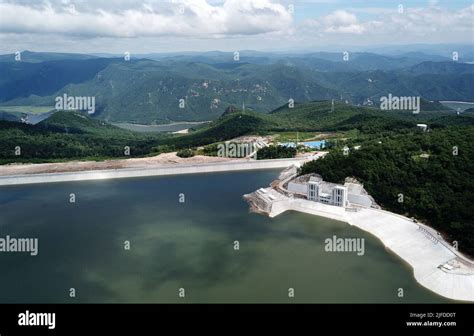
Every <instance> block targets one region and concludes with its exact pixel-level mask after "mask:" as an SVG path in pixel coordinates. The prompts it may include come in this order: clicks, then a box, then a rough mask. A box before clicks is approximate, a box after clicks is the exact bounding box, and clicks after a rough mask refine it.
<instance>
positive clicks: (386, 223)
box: [269, 198, 474, 302]
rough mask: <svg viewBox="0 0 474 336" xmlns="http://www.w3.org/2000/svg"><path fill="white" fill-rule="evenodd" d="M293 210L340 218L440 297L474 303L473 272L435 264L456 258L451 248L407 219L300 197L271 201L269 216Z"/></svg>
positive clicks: (377, 211)
mask: <svg viewBox="0 0 474 336" xmlns="http://www.w3.org/2000/svg"><path fill="white" fill-rule="evenodd" d="M288 210H295V211H300V212H304V213H309V214H313V215H317V216H322V217H327V218H331V219H335V220H340V221H344V222H347V223H349V224H350V225H354V226H357V227H358V228H360V229H362V230H364V231H367V232H370V233H371V234H373V235H374V236H376V237H377V238H379V239H380V240H381V242H382V243H383V244H384V246H386V248H387V249H389V250H390V251H392V252H393V253H395V254H396V255H398V256H399V257H400V258H401V259H403V260H404V261H406V262H407V263H408V264H409V265H410V266H411V267H412V268H413V273H414V276H415V279H416V280H417V281H418V282H419V283H420V284H421V285H423V286H424V287H426V288H428V289H429V290H431V291H433V292H435V293H437V294H439V295H442V296H444V297H447V298H450V299H454V300H461V301H471V302H474V272H473V271H472V269H473V266H472V264H471V266H469V267H470V268H469V269H470V270H471V271H470V272H465V273H464V272H460V273H459V272H458V273H456V272H446V271H443V270H441V269H439V268H438V267H439V266H440V265H443V264H445V263H446V262H448V261H451V260H453V259H455V258H456V257H457V255H456V253H455V251H453V250H452V249H451V248H449V247H448V246H447V243H445V242H442V241H441V240H440V241H439V242H438V243H437V244H435V243H433V241H432V240H430V239H429V238H427V236H426V235H425V234H424V233H423V232H422V231H420V230H419V229H418V224H416V223H413V221H411V220H410V219H408V218H406V217H404V216H401V215H397V214H394V213H391V212H388V211H384V210H378V209H360V210H359V211H357V212H352V211H346V210H345V209H344V208H341V207H336V206H332V205H325V204H322V203H318V202H312V201H307V200H303V199H289V198H286V200H283V199H280V200H278V201H277V202H274V203H273V204H272V210H271V213H270V214H269V216H270V217H275V216H278V215H279V214H281V213H282V212H285V211H288Z"/></svg>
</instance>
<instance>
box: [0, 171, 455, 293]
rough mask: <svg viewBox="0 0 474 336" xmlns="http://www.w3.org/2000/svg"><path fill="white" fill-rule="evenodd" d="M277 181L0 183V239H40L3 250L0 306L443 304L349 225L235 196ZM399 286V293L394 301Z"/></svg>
mask: <svg viewBox="0 0 474 336" xmlns="http://www.w3.org/2000/svg"><path fill="white" fill-rule="evenodd" d="M277 174H278V172H277V171H264V172H262V171H259V172H253V171H252V172H237V173H235V172H233V173H219V174H200V175H181V176H173V177H161V178H156V177H153V178H140V179H126V180H107V181H99V182H97V181H89V182H80V183H79V182H76V183H58V184H47V185H46V184H45V185H30V186H16V187H1V188H0V211H1V216H0V237H5V236H6V235H10V236H13V237H37V238H39V255H38V256H36V257H32V256H29V255H25V254H14V253H0V267H1V277H0V302H446V301H447V300H445V299H443V298H441V297H438V296H437V295H435V294H433V293H431V292H429V291H428V290H426V289H424V288H423V287H421V286H419V285H418V284H417V283H416V282H415V280H414V279H413V276H412V272H411V270H410V269H409V268H408V267H407V266H406V265H405V264H403V263H402V262H401V261H400V260H399V259H398V258H397V257H396V256H394V255H392V254H390V253H388V252H387V251H385V250H384V248H383V246H382V245H381V243H380V242H379V241H378V240H376V239H375V238H373V237H372V236H369V235H367V234H366V233H364V232H363V231H360V230H358V229H356V228H353V227H350V226H349V225H348V224H345V223H342V222H337V221H332V220H328V219H324V218H320V217H315V216H310V215H305V214H300V213H295V212H288V213H285V214H283V215H280V216H279V217H277V218H274V219H270V218H267V217H265V216H261V215H257V214H252V213H249V211H248V206H247V204H246V203H245V202H244V201H243V200H242V194H244V193H248V192H251V191H253V190H255V189H256V188H259V187H262V186H266V185H268V183H269V182H270V181H272V180H273V179H274V178H275V177H276V176H277ZM70 193H75V194H76V203H75V204H71V203H69V194H70ZM180 193H184V194H185V203H179V202H178V197H179V196H178V195H179V194H180ZM333 235H336V236H338V237H351V238H353V237H355V238H365V255H364V256H357V255H356V254H350V253H328V252H325V251H324V239H326V238H330V237H332V236H333ZM126 240H129V241H130V242H131V248H130V250H128V251H127V250H125V249H124V241H126ZM236 240H237V241H239V243H240V250H238V251H236V250H234V241H236ZM71 287H73V288H75V289H76V295H77V297H76V298H75V299H71V298H69V296H68V295H69V292H68V291H69V288H71ZM290 287H292V288H294V289H295V298H293V299H289V298H288V288H290ZM399 287H402V288H404V291H405V297H404V298H398V297H397V295H396V293H397V292H396V291H397V289H398V288H399ZM179 288H184V289H185V293H186V297H185V299H180V298H178V289H179Z"/></svg>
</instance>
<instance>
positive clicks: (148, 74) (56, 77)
mask: <svg viewBox="0 0 474 336" xmlns="http://www.w3.org/2000/svg"><path fill="white" fill-rule="evenodd" d="M25 53H27V52H25ZM27 55H28V54H27ZM6 56H8V55H2V56H0V59H1V58H2V57H3V58H4V57H6ZM10 56H11V55H10ZM10 56H8V57H10ZM31 56H32V57H33V56H34V57H33V58H34V59H36V60H39V59H48V58H64V57H68V56H67V54H56V53H45V54H43V53H33V54H31ZM233 56H234V55H233V53H226V52H217V51H216V52H209V53H195V54H194V53H190V54H184V55H181V56H180V55H172V56H170V55H160V56H159V57H156V58H157V59H159V60H151V59H136V58H134V57H133V55H132V59H131V60H130V61H126V60H124V59H123V58H100V57H96V56H90V55H82V56H78V55H76V54H72V55H71V56H70V57H71V59H53V60H48V61H42V62H35V63H31V62H26V61H25V62H23V61H22V62H10V61H8V62H0V105H18V106H54V103H55V97H57V96H62V95H63V94H67V95H68V96H81V97H82V96H93V97H95V101H96V112H95V114H94V117H97V118H100V119H104V120H107V121H115V122H132V123H144V124H153V123H167V122H170V121H202V120H212V119H216V118H217V117H219V116H220V115H221V114H222V113H223V112H224V111H225V109H226V108H227V107H228V106H229V105H235V106H238V107H239V108H240V107H243V108H245V109H247V110H253V111H258V112H270V111H272V110H274V109H275V108H277V107H279V106H281V105H284V104H286V103H288V102H289V101H290V100H291V99H293V100H294V101H297V102H304V101H313V100H328V99H336V100H342V101H348V102H349V103H350V104H353V105H357V104H361V105H362V104H366V105H369V106H370V105H374V106H377V105H378V104H379V99H380V97H383V96H387V95H388V94H392V95H395V96H420V97H422V98H423V99H425V100H432V101H438V100H458V101H474V90H472V87H474V80H473V73H474V64H466V63H456V62H453V61H441V62H435V61H432V60H429V59H431V58H436V57H431V56H427V57H426V58H427V59H428V60H423V58H422V57H423V55H420V54H416V55H414V57H413V58H410V57H408V56H403V57H392V56H384V55H377V54H373V53H362V52H361V53H353V54H350V55H349V60H348V61H344V60H343V59H342V54H341V53H322V52H318V53H308V54H305V55H301V54H294V55H292V54H271V53H260V52H251V51H248V52H247V54H246V52H245V51H243V52H242V53H241V54H240V59H239V60H238V61H234V60H233ZM81 57H82V58H81ZM338 59H339V60H338ZM438 109H439V107H438Z"/></svg>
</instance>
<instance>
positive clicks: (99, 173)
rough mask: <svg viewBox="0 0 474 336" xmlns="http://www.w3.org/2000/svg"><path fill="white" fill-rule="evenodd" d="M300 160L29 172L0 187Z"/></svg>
mask: <svg viewBox="0 0 474 336" xmlns="http://www.w3.org/2000/svg"><path fill="white" fill-rule="evenodd" d="M300 161H303V160H302V159H277V160H255V161H233V162H225V163H209V164H196V165H170V166H164V167H158V168H123V169H114V170H95V171H79V172H65V173H48V174H31V175H16V176H0V186H2V185H18V184H32V183H53V182H72V181H88V180H101V179H116V178H129V177H145V176H162V175H179V174H196V173H213V172H225V171H235V170H258V169H272V168H286V167H289V166H291V165H292V164H294V163H295V162H300Z"/></svg>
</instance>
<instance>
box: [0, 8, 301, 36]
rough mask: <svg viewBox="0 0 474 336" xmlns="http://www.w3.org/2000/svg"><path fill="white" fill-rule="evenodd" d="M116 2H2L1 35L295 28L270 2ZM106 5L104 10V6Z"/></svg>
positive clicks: (158, 33)
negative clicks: (112, 5)
mask: <svg viewBox="0 0 474 336" xmlns="http://www.w3.org/2000/svg"><path fill="white" fill-rule="evenodd" d="M136 3H137V2H134V4H135V5H134V4H133V3H132V2H130V1H125V0H121V1H118V2H114V4H115V5H117V6H115V7H111V6H110V5H107V4H106V3H104V2H103V1H98V2H97V4H96V6H95V7H94V6H92V7H91V6H90V4H89V3H87V2H86V3H79V4H78V5H77V6H76V5H74V4H72V3H71V2H69V1H67V0H63V1H54V2H50V1H46V2H43V3H41V4H39V5H38V4H36V5H35V4H29V3H26V2H24V3H21V4H18V3H11V2H4V3H0V30H1V31H2V33H17V34H60V35H72V36H86V37H120V38H127V37H159V36H167V37H169V36H186V37H199V36H202V37H226V36H232V35H257V34H264V33H278V32H282V31H283V32H284V31H287V30H290V29H291V25H292V21H293V18H292V16H291V14H290V13H289V12H288V11H287V9H286V8H285V7H284V6H283V5H280V4H277V3H274V2H272V1H271V0H227V1H225V2H223V3H218V2H217V3H216V2H208V1H206V0H182V1H171V2H166V3H163V2H151V1H149V2H146V3H144V4H142V5H136ZM101 4H103V6H101Z"/></svg>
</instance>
